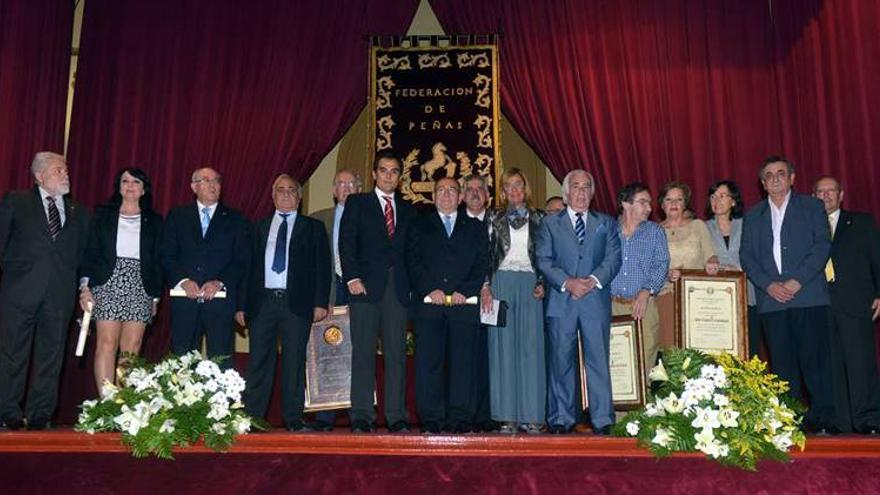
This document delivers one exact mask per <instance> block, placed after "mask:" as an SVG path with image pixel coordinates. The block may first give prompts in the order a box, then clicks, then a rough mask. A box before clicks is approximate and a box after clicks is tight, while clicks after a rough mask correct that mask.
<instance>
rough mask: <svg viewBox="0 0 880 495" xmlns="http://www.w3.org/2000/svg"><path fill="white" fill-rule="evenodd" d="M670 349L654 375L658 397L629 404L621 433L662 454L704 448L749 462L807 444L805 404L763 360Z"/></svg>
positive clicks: (731, 461)
mask: <svg viewBox="0 0 880 495" xmlns="http://www.w3.org/2000/svg"><path fill="white" fill-rule="evenodd" d="M663 355H664V359H663V360H661V361H660V363H659V364H658V365H657V366H655V367H654V369H652V370H651V373H650V375H649V378H650V379H651V381H652V382H654V390H655V393H654V395H653V400H651V401H650V402H648V404H646V405H645V407H644V408H643V409H641V410H638V411H633V412H630V413H629V414H628V415H627V416H626V417H625V418H624V419H623V420H622V421H621V422H620V423H619V424H618V425H617V426H615V429H614V432H615V434H617V435H620V436H630V437H636V438H638V439H639V443H640V444H641V445H644V446H646V447H648V448H649V449H650V450H651V451H652V452H654V453H655V454H656V455H658V456H667V455H670V454H672V453H673V452H702V453H703V454H705V455H706V456H707V457H709V458H712V459H715V460H717V461H719V462H721V463H723V464H727V465H734V466H738V467H741V468H744V469H750V470H754V469H755V468H756V466H757V462H758V460H760V459H762V458H770V459H777V460H787V459H788V451H789V449H790V448H791V447H792V446H795V445H796V446H798V447H800V448H801V449H803V448H804V445H805V441H806V437H805V436H804V434H803V432H802V431H801V430H800V429H799V425H800V422H801V420H802V417H801V412H802V408H801V406H800V405H799V404H797V403H795V402H794V401H792V400H791V399H790V398H788V396H787V395H786V394H785V392H786V391H787V390H788V384H787V383H785V382H783V381H781V380H779V379H778V378H777V377H776V376H775V375H772V374H769V373H767V372H766V364H765V363H764V362H762V361H760V360H759V359H757V358H753V359H752V360H751V361H742V360H739V359H737V358H735V357H733V356H731V355H729V354H722V355H719V356H710V355H708V354H705V353H702V352H700V351H696V350H691V349H666V350H664V353H663ZM664 361H665V362H664Z"/></svg>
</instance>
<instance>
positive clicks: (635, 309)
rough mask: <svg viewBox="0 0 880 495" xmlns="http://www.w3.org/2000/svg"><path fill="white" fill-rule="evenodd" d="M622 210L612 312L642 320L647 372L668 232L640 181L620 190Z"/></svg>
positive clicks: (654, 337)
mask: <svg viewBox="0 0 880 495" xmlns="http://www.w3.org/2000/svg"><path fill="white" fill-rule="evenodd" d="M617 206H618V209H619V210H620V216H619V217H618V220H617V221H618V222H619V226H620V228H619V229H618V235H619V236H620V253H621V257H622V262H623V263H622V264H621V266H620V271H619V272H617V277H615V278H614V280H613V281H612V282H611V297H612V300H611V313H612V314H613V315H614V316H621V315H623V316H629V315H632V317H633V318H634V319H636V320H642V341H643V342H642V343H643V347H644V352H645V355H644V360H645V361H644V364H645V373H646V374H647V372H648V371H650V370H651V367H652V366H653V365H654V363H655V362H656V360H657V349H658V341H659V334H660V318H659V316H658V314H657V306H656V305H655V304H654V294H656V293H657V292H658V291H659V290H660V288H661V287H663V283H664V282H665V280H666V272H667V270H668V269H669V246H668V244H667V243H666V233H665V232H663V228H662V227H660V225H658V224H657V223H655V222H652V221H650V220H648V217H649V216H650V215H651V192H650V191H648V186H646V185H644V184H642V183H641V182H633V183H632V184H627V185H625V186H623V188H621V189H620V192H618V193H617Z"/></svg>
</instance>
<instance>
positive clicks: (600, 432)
mask: <svg viewBox="0 0 880 495" xmlns="http://www.w3.org/2000/svg"><path fill="white" fill-rule="evenodd" d="M593 434H594V435H601V436H608V435H610V434H611V425H605V426H603V427H601V428H599V429H598V430H593Z"/></svg>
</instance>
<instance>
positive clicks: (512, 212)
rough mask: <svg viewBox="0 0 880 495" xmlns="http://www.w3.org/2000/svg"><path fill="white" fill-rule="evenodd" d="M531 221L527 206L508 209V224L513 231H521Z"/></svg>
mask: <svg viewBox="0 0 880 495" xmlns="http://www.w3.org/2000/svg"><path fill="white" fill-rule="evenodd" d="M528 221H529V210H528V209H526V207H525V206H520V207H519V208H508V209H507V223H508V224H510V226H511V227H512V228H513V229H519V228H520V227H522V226H523V225H525V224H526V222H528Z"/></svg>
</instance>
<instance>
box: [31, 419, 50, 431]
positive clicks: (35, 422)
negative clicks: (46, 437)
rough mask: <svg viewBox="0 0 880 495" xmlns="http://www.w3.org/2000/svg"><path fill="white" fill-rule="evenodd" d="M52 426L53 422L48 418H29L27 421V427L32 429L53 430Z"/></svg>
mask: <svg viewBox="0 0 880 495" xmlns="http://www.w3.org/2000/svg"><path fill="white" fill-rule="evenodd" d="M52 428H53V426H52V422H51V421H49V420H48V419H43V418H37V419H28V422H27V429H28V430H31V431H42V430H51V429H52Z"/></svg>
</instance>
